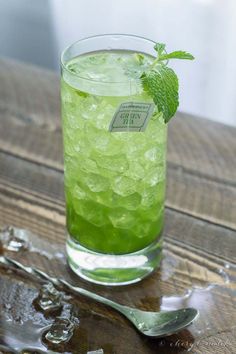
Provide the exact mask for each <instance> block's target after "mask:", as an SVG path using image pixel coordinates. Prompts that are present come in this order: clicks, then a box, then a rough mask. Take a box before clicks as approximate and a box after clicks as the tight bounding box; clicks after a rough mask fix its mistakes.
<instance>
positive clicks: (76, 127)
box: [62, 50, 166, 254]
mask: <svg viewBox="0 0 236 354" xmlns="http://www.w3.org/2000/svg"><path fill="white" fill-rule="evenodd" d="M152 60H153V59H152V57H149V56H146V55H139V54H136V53H134V52H130V51H111V50H110V51H104V52H94V53H90V54H87V55H81V56H78V57H76V58H74V59H72V60H71V61H69V62H68V63H67V64H66V67H67V70H66V72H64V73H63V76H62V116H63V137H64V162H65V193H66V210H67V229H68V232H69V234H70V235H71V237H73V238H74V239H76V240H77V241H78V242H79V243H80V244H81V245H82V246H84V247H86V248H89V249H91V250H94V251H97V252H103V253H112V254H123V253H130V252H135V251H137V250H140V249H142V248H144V247H146V246H148V245H149V244H150V243H151V242H152V241H154V240H155V239H156V238H157V237H158V235H159V234H160V232H161V229H162V225H163V211H164V195H165V147H166V124H165V123H164V121H163V119H162V118H161V116H160V115H158V114H156V112H154V114H153V116H152V117H151V119H150V121H149V123H148V125H147V128H146V130H145V131H144V132H110V131H109V125H110V122H111V120H112V118H113V115H114V113H115V111H116V110H117V108H118V107H119V105H120V104H121V103H123V102H130V101H137V102H152V99H151V98H150V97H149V96H148V95H147V94H146V93H144V92H143V90H142V87H141V85H140V83H139V80H138V78H139V77H140V75H141V73H142V71H143V70H144V67H145V66H146V65H148V64H150V62H152Z"/></svg>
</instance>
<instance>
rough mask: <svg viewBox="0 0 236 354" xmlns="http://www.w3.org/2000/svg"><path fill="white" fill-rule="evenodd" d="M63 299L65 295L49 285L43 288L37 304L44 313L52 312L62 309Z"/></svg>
mask: <svg viewBox="0 0 236 354" xmlns="http://www.w3.org/2000/svg"><path fill="white" fill-rule="evenodd" d="M62 298H63V293H62V292H60V291H58V290H57V289H56V288H55V287H54V286H53V285H52V284H51V283H48V284H44V285H43V286H42V288H41V289H40V292H39V296H38V298H37V299H36V300H35V302H36V304H37V305H38V306H39V307H40V308H41V309H42V310H43V311H45V312H52V311H56V310H59V309H60V308H61V307H62Z"/></svg>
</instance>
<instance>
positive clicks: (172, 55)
mask: <svg viewBox="0 0 236 354" xmlns="http://www.w3.org/2000/svg"><path fill="white" fill-rule="evenodd" d="M167 59H187V60H193V59H194V56H193V55H192V54H190V53H188V52H184V51H182V50H178V51H176V52H172V53H169V54H161V55H160V56H159V57H158V60H159V61H161V60H167Z"/></svg>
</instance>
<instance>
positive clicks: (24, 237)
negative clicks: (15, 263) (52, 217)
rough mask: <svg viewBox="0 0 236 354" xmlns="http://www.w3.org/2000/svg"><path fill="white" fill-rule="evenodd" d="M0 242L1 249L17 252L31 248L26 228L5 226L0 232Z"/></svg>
mask: <svg viewBox="0 0 236 354" xmlns="http://www.w3.org/2000/svg"><path fill="white" fill-rule="evenodd" d="M0 243H1V244H2V247H3V249H6V250H8V251H13V252H18V251H21V250H27V249H30V248H31V244H30V242H29V235H28V233H27V231H26V230H23V229H15V228H13V227H11V226H10V227H7V228H5V229H4V230H3V231H2V232H0Z"/></svg>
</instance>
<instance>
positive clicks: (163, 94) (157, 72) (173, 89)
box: [140, 43, 194, 123]
mask: <svg viewBox="0 0 236 354" xmlns="http://www.w3.org/2000/svg"><path fill="white" fill-rule="evenodd" d="M154 49H155V51H156V52H157V58H156V59H155V60H154V61H153V62H152V63H151V64H150V65H149V66H148V67H147V68H145V71H144V72H143V73H142V75H141V77H140V79H141V82H142V86H143V90H144V91H146V92H147V93H148V95H149V96H151V97H152V99H153V101H154V103H155V104H156V106H157V109H158V113H160V114H161V113H162V115H163V118H164V121H165V123H168V122H169V120H170V119H171V118H172V117H173V116H174V115H175V113H176V111H177V108H178V106H179V82H178V77H177V76H176V74H175V72H174V71H173V70H172V69H170V68H168V67H167V65H165V63H163V60H169V59H188V60H193V59H194V56H193V55H192V54H190V53H188V52H185V51H182V50H178V51H175V52H171V53H169V54H168V53H166V45H165V44H164V43H156V44H155V46H154Z"/></svg>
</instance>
